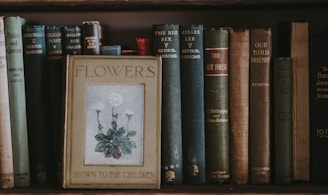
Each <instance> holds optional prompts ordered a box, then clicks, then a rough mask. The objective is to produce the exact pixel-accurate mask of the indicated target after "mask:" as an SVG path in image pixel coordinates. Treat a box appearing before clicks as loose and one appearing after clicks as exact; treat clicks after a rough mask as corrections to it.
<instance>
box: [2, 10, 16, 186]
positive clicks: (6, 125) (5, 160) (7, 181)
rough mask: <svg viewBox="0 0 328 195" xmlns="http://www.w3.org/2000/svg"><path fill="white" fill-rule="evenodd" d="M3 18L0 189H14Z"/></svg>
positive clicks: (3, 20)
mask: <svg viewBox="0 0 328 195" xmlns="http://www.w3.org/2000/svg"><path fill="white" fill-rule="evenodd" d="M4 18H5V17H3V16H0V94H1V95H0V139H1V141H0V179H1V180H0V181H1V182H0V188H3V189H10V188H13V187H14V163H13V148H12V136H11V124H10V108H9V89H8V79H7V77H8V76H7V68H8V67H7V60H6V45H5V19H4Z"/></svg>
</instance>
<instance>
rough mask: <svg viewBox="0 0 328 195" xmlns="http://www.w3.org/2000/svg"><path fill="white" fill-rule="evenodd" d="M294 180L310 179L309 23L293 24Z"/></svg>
mask: <svg viewBox="0 0 328 195" xmlns="http://www.w3.org/2000/svg"><path fill="white" fill-rule="evenodd" d="M290 53H291V58H292V63H293V65H292V66H293V140H294V141H293V142H294V144H293V151H294V153H293V158H294V180H296V181H309V179H310V122H309V112H310V109H309V23H308V22H292V23H291V50H290Z"/></svg>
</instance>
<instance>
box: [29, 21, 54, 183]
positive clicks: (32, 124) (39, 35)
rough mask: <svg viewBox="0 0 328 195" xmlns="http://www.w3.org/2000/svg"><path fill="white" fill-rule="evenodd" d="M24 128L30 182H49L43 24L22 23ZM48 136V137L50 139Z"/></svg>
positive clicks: (48, 132)
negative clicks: (25, 111) (28, 155)
mask: <svg viewBox="0 0 328 195" xmlns="http://www.w3.org/2000/svg"><path fill="white" fill-rule="evenodd" d="M23 51H24V71H25V84H26V85H25V87H26V109H27V131H28V138H29V140H28V141H29V152H30V165H31V166H30V168H31V169H30V172H31V184H32V185H33V186H38V185H41V186H42V185H48V184H50V183H51V178H53V175H51V171H52V170H51V169H53V168H52V166H51V163H52V162H53V160H54V159H53V155H54V154H53V153H52V144H49V143H51V138H50V137H51V134H50V132H51V131H50V128H51V127H50V125H49V114H50V113H49V109H47V108H48V105H47V103H48V99H47V86H48V85H47V66H46V62H47V61H46V60H47V58H46V44H45V26H44V25H25V26H24V27H23ZM49 138H50V139H49Z"/></svg>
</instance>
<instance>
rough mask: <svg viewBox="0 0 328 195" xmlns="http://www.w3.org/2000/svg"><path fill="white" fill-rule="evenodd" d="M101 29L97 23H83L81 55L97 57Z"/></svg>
mask: <svg viewBox="0 0 328 195" xmlns="http://www.w3.org/2000/svg"><path fill="white" fill-rule="evenodd" d="M100 29H101V27H100V24H99V22H98V21H84V22H83V34H82V38H83V54H85V55H99V54H100V45H101V31H100Z"/></svg>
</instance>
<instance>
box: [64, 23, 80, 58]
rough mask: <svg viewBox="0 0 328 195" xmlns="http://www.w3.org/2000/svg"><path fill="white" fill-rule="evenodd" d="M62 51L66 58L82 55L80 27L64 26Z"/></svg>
mask: <svg viewBox="0 0 328 195" xmlns="http://www.w3.org/2000/svg"><path fill="white" fill-rule="evenodd" d="M62 49H63V53H64V55H65V56H66V55H67V54H70V55H80V54H82V31H81V27H80V26H63V28H62Z"/></svg>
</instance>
